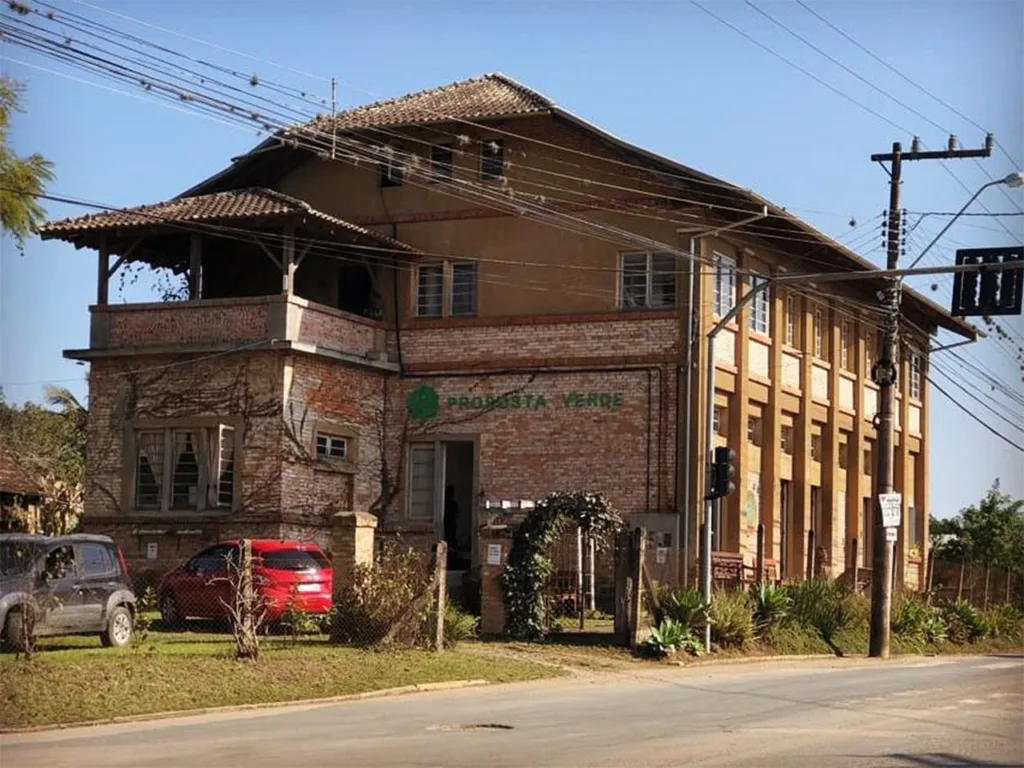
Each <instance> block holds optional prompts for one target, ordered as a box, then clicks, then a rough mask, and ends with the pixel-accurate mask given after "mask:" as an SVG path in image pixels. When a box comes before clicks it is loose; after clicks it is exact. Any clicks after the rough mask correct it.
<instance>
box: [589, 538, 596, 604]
mask: <svg viewBox="0 0 1024 768" xmlns="http://www.w3.org/2000/svg"><path fill="white" fill-rule="evenodd" d="M587 553H588V554H589V555H590V570H589V571H588V573H589V575H590V597H589V598H588V603H587V607H589V608H590V610H591V611H596V610H597V573H596V572H597V544H596V543H595V542H594V537H593V536H592V535H589V534H588V535H587Z"/></svg>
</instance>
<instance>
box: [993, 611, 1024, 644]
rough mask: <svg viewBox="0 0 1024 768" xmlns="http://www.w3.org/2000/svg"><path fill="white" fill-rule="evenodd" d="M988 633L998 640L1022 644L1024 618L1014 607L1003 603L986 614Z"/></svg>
mask: <svg viewBox="0 0 1024 768" xmlns="http://www.w3.org/2000/svg"><path fill="white" fill-rule="evenodd" d="M985 623H986V624H987V625H988V632H989V635H990V636H991V637H993V638H994V639H996V640H1013V641H1015V642H1020V640H1021V638H1022V637H1024V617H1022V616H1021V614H1020V611H1018V610H1017V609H1016V608H1014V607H1013V606H1012V605H1008V604H1006V603H1003V604H1002V605H996V606H993V607H992V608H989V609H988V611H987V612H986V613H985Z"/></svg>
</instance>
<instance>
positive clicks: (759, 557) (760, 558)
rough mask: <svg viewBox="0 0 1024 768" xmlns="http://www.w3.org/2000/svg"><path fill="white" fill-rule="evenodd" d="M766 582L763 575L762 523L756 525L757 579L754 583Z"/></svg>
mask: <svg viewBox="0 0 1024 768" xmlns="http://www.w3.org/2000/svg"><path fill="white" fill-rule="evenodd" d="M763 581H767V579H765V575H764V523H758V524H757V578H756V579H755V580H754V583H756V584H760V583H761V582H763Z"/></svg>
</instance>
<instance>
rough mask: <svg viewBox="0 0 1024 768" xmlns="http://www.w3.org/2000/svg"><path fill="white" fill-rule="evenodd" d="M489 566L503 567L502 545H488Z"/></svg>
mask: <svg viewBox="0 0 1024 768" xmlns="http://www.w3.org/2000/svg"><path fill="white" fill-rule="evenodd" d="M487 564H488V565H501V544H488V545H487Z"/></svg>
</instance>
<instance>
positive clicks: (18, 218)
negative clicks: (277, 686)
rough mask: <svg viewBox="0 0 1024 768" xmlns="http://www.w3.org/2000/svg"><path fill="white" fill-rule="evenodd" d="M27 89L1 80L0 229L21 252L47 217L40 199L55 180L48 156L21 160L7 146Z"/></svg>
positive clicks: (15, 82)
mask: <svg viewBox="0 0 1024 768" xmlns="http://www.w3.org/2000/svg"><path fill="white" fill-rule="evenodd" d="M23 90H24V87H23V86H22V84H21V83H18V82H17V81H15V80H12V79H11V78H9V77H0V229H2V230H3V231H4V232H6V233H8V234H9V235H10V236H11V237H12V238H14V242H15V244H16V245H17V246H18V249H19V250H20V249H23V248H24V247H25V238H26V237H28V236H29V235H31V234H32V233H33V232H35V231H36V229H37V228H38V227H39V224H40V222H41V221H42V220H43V218H44V217H45V216H46V211H44V210H43V208H42V206H40V205H39V202H38V201H37V198H38V196H39V195H41V194H42V193H43V189H44V185H45V183H46V182H48V181H53V178H54V176H53V163H51V162H50V161H49V160H47V159H46V158H45V157H43V156H42V155H40V154H38V153H36V154H32V155H29V156H28V157H18V156H17V155H16V154H15V153H14V150H12V149H11V148H10V147H9V146H8V144H7V140H8V136H7V134H8V130H9V128H10V124H11V114H12V113H13V112H20V111H22V110H21V106H20V102H21V93H22V91H23Z"/></svg>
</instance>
